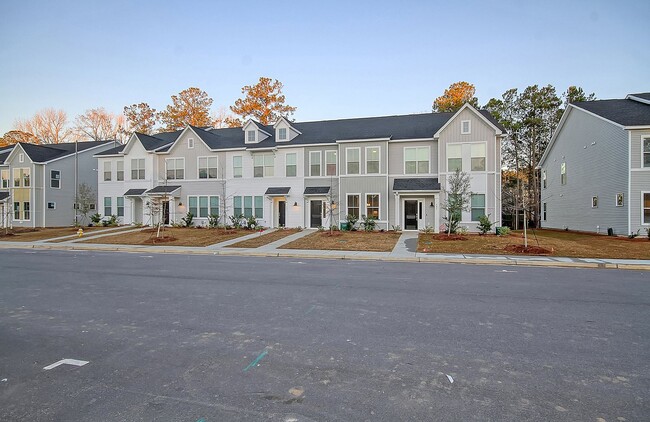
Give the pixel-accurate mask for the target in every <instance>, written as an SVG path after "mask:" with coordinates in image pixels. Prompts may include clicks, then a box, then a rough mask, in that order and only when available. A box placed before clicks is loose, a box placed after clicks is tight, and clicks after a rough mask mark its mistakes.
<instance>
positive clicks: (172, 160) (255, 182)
mask: <svg viewBox="0 0 650 422" xmlns="http://www.w3.org/2000/svg"><path fill="white" fill-rule="evenodd" d="M504 136H505V131H504V129H503V128H502V127H501V126H500V125H499V124H498V123H497V122H496V121H495V120H494V118H493V117H492V116H491V115H490V114H489V113H488V112H486V111H479V110H477V109H475V108H473V107H472V106H470V105H465V106H463V107H462V108H461V109H460V110H459V111H458V112H456V113H425V114H414V115H403V116H387V117H373V118H357V119H345V120H330V121H316V122H291V121H289V120H287V119H284V118H280V119H279V120H278V121H277V122H275V123H274V124H273V125H262V124H260V123H258V122H256V121H254V120H249V121H248V122H247V123H246V124H245V125H244V126H243V127H241V128H224V129H212V128H197V127H193V126H188V127H186V128H185V129H184V130H181V131H176V132H169V133H159V134H156V135H153V136H148V135H144V134H141V133H134V134H133V135H132V136H131V138H130V139H129V141H128V142H127V143H126V144H125V145H120V146H118V147H116V148H113V149H110V150H107V151H102V152H98V153H96V154H95V157H96V158H97V161H98V163H97V168H98V170H99V171H98V179H99V180H98V182H97V186H98V212H99V213H101V214H102V215H113V214H114V215H117V216H118V217H119V218H120V221H121V222H122V223H124V224H130V223H142V224H145V225H147V224H155V223H157V222H158V220H157V219H158V218H162V219H163V220H164V223H174V222H180V221H181V218H182V217H184V216H185V215H186V214H187V213H188V212H191V213H192V214H193V215H194V216H195V221H196V222H197V223H198V224H207V221H208V217H209V216H210V215H213V214H218V215H220V216H221V218H222V220H221V221H222V222H227V221H228V220H227V219H226V217H227V216H231V215H240V214H241V215H244V216H245V217H247V218H249V217H254V218H256V219H257V221H258V222H259V224H261V225H263V226H267V227H283V226H286V227H310V228H317V227H328V226H330V225H338V224H339V223H340V222H344V221H345V220H346V216H347V215H348V214H352V215H355V216H358V217H361V216H363V215H366V216H371V217H373V218H375V219H376V220H377V226H378V228H383V229H391V228H392V227H394V226H399V227H400V228H402V229H405V230H418V229H423V228H425V227H431V228H433V229H434V230H436V231H437V230H438V229H439V227H440V225H441V224H442V223H443V222H444V221H443V217H444V211H442V210H441V203H442V201H443V200H444V190H443V188H444V186H445V180H446V178H447V177H448V175H449V174H450V173H453V172H455V170H456V169H460V170H462V171H464V172H467V173H468V174H470V176H471V190H472V192H473V195H472V198H471V210H468V211H467V212H465V213H463V215H462V223H461V224H462V225H463V226H467V227H468V228H469V229H470V230H472V229H475V228H476V225H477V222H478V218H479V217H480V216H482V215H489V216H490V219H491V220H492V221H494V222H496V224H497V225H500V220H501V177H500V169H501V155H500V151H501V148H500V146H501V141H502V139H503V137H504Z"/></svg>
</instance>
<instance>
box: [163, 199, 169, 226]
mask: <svg viewBox="0 0 650 422" xmlns="http://www.w3.org/2000/svg"><path fill="white" fill-rule="evenodd" d="M162 207H163V224H169V201H163V203H162Z"/></svg>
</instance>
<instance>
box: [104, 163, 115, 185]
mask: <svg viewBox="0 0 650 422" xmlns="http://www.w3.org/2000/svg"><path fill="white" fill-rule="evenodd" d="M112 176H113V169H112V163H111V162H110V161H104V182H110V181H111V180H112Z"/></svg>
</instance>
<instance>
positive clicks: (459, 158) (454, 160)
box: [447, 144, 463, 173]
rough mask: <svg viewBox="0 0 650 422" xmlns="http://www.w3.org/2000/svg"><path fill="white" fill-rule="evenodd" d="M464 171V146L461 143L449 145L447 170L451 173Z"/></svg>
mask: <svg viewBox="0 0 650 422" xmlns="http://www.w3.org/2000/svg"><path fill="white" fill-rule="evenodd" d="M456 170H458V171H463V146H462V145H459V144H449V145H447V171H448V172H450V173H453V172H455V171H456Z"/></svg>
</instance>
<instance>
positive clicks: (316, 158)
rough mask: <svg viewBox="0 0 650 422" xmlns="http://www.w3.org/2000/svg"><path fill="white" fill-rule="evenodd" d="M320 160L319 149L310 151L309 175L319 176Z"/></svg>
mask: <svg viewBox="0 0 650 422" xmlns="http://www.w3.org/2000/svg"><path fill="white" fill-rule="evenodd" d="M320 161H321V154H320V151H311V152H310V153H309V175H310V176H316V177H318V176H320V175H321V173H320Z"/></svg>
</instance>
